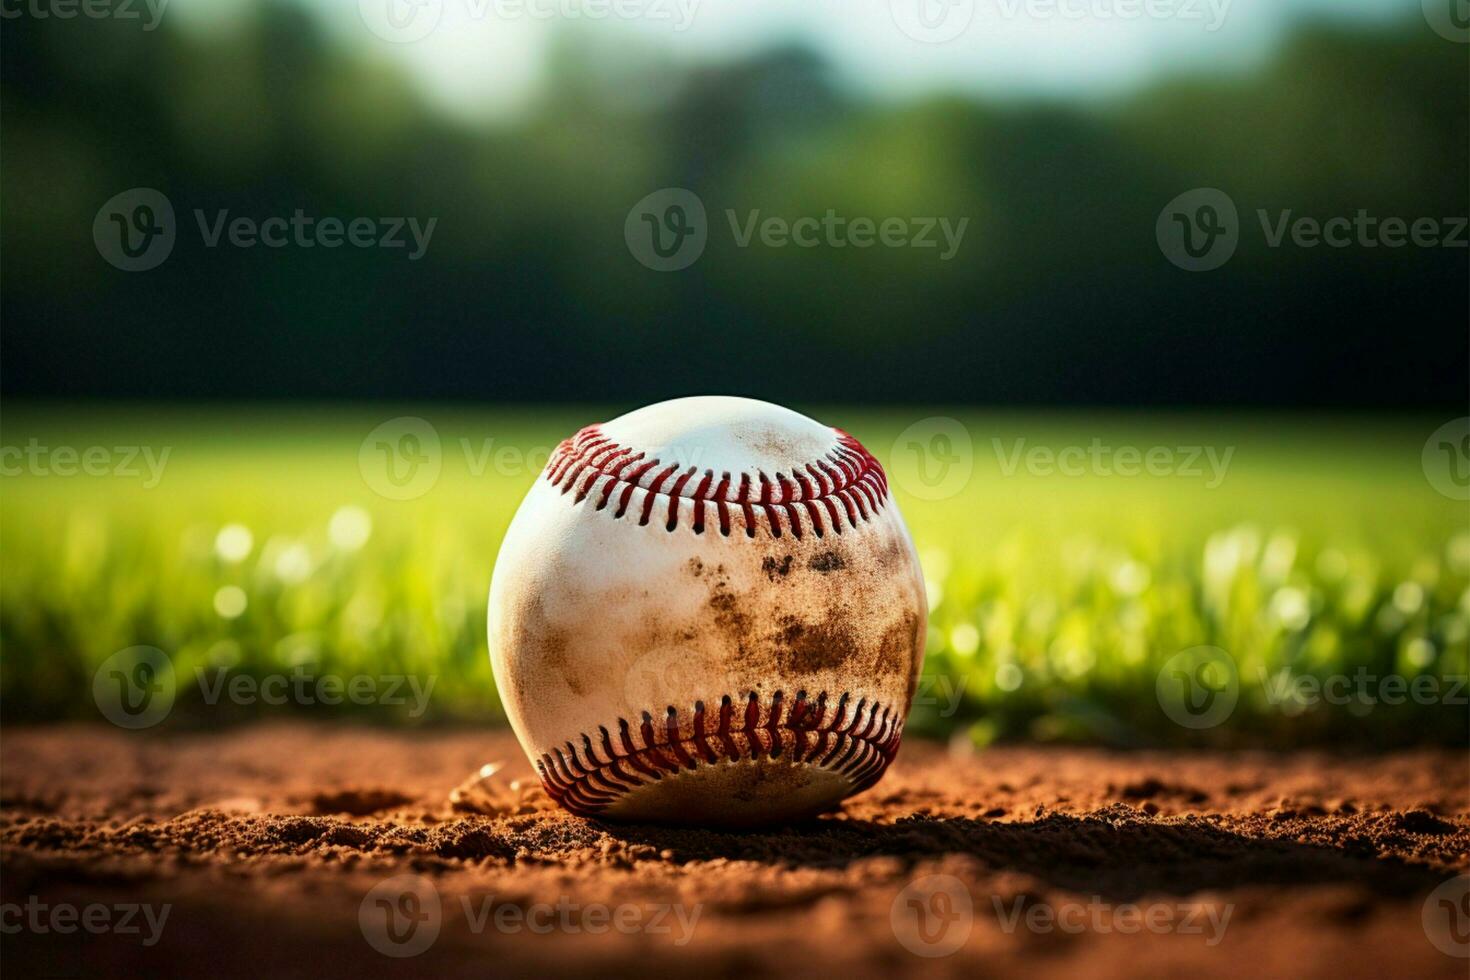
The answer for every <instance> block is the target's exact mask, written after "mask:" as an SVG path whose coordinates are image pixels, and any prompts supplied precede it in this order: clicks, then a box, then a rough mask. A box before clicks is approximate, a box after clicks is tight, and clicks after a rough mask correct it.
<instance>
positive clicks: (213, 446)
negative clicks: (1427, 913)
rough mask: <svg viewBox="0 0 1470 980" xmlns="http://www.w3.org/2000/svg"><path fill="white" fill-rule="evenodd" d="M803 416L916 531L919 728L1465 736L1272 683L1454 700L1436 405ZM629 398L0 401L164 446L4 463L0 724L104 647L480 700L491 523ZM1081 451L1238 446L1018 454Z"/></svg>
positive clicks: (1433, 717)
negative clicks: (1317, 410) (384, 450)
mask: <svg viewBox="0 0 1470 980" xmlns="http://www.w3.org/2000/svg"><path fill="white" fill-rule="evenodd" d="M806 410H808V411H809V412H810V413H811V414H813V415H814V416H815V417H817V418H820V419H822V420H823V421H826V422H829V423H833V424H838V425H841V426H842V427H843V428H846V429H848V430H849V431H850V432H852V433H853V434H854V435H856V436H857V437H858V438H859V439H861V440H862V441H863V442H864V443H865V444H866V445H867V446H868V447H869V448H870V449H871V450H872V451H873V452H874V453H875V454H876V455H877V456H878V457H879V458H880V459H881V460H882V461H883V463H884V465H885V466H886V467H887V468H888V470H889V474H890V483H891V485H892V487H893V490H894V492H895V493H896V495H897V497H898V500H899V502H900V505H901V507H902V508H903V512H904V515H905V517H906V519H907V520H908V522H909V525H910V527H911V529H912V531H913V535H914V538H915V541H916V543H917V545H918V547H919V551H920V554H921V559H922V561H923V564H924V569H925V574H926V577H927V579H928V582H929V590H930V602H931V619H930V634H929V646H928V658H927V663H926V667H925V674H926V678H925V683H924V684H923V685H921V688H920V697H919V703H918V704H916V706H915V709H914V719H913V724H914V726H915V727H916V728H917V729H918V730H920V731H924V732H927V733H931V734H939V735H956V736H961V737H968V738H970V739H972V740H974V741H975V742H977V743H985V742H988V741H990V740H992V739H996V738H1032V739H1041V740H1069V741H1077V740H1081V741H1104V742H1109V743H1115V744H1138V743H1154V742H1184V743H1189V744H1197V743H1222V744H1223V743H1258V744H1268V745H1276V744H1288V743H1290V744H1301V743H1304V742H1317V743H1336V742H1342V741H1354V742H1361V743H1364V744H1392V743H1402V742H1406V741H1415V740H1420V739H1428V740H1433V741H1441V742H1450V743H1462V742H1464V741H1465V740H1466V735H1467V713H1466V708H1465V707H1464V705H1463V702H1461V703H1459V704H1455V703H1451V702H1453V701H1454V698H1453V697H1444V696H1438V697H1435V698H1431V699H1428V700H1425V699H1419V700H1420V701H1424V702H1425V703H1419V701H1416V700H1415V699H1414V698H1406V699H1404V703H1402V704H1397V705H1393V704H1387V703H1383V702H1382V701H1378V702H1371V701H1364V700H1362V699H1361V698H1352V699H1349V701H1348V702H1347V703H1342V704H1334V703H1326V702H1321V701H1318V703H1307V701H1311V700H1313V699H1311V698H1308V699H1307V701H1303V700H1302V699H1301V698H1298V697H1293V696H1290V694H1289V693H1288V694H1287V695H1286V696H1283V692H1285V691H1288V688H1286V687H1283V686H1282V684H1281V679H1282V678H1283V677H1285V676H1288V675H1289V676H1291V677H1294V678H1300V677H1302V676H1313V677H1317V678H1327V677H1330V676H1333V675H1344V674H1345V675H1348V676H1350V677H1351V676H1353V675H1354V674H1355V672H1356V673H1357V675H1358V676H1359V681H1358V682H1357V684H1358V686H1355V687H1353V688H1352V690H1353V691H1361V690H1363V688H1362V686H1361V685H1362V684H1363V683H1365V682H1366V683H1367V684H1368V685H1369V687H1368V690H1370V691H1372V690H1376V689H1377V688H1375V687H1374V686H1373V685H1374V684H1375V681H1374V679H1375V678H1382V677H1385V676H1389V675H1393V676H1400V677H1403V678H1405V679H1406V680H1407V681H1410V682H1412V679H1414V678H1416V677H1430V678H1434V679H1435V685H1436V690H1438V691H1440V692H1441V693H1442V694H1449V693H1450V692H1451V691H1453V690H1454V687H1455V683H1456V680H1455V679H1456V678H1462V677H1463V676H1464V675H1465V674H1466V673H1467V644H1470V527H1467V524H1470V510H1467V505H1466V504H1465V503H1464V502H1463V501H1456V500H1452V499H1450V498H1448V497H1446V496H1444V495H1443V494H1441V493H1439V492H1437V491H1436V490H1435V489H1434V488H1433V487H1432V486H1431V485H1430V484H1429V482H1428V480H1427V479H1426V477H1425V473H1424V471H1423V469H1422V467H1421V461H1420V460H1421V451H1422V450H1423V448H1424V444H1425V440H1426V439H1427V438H1428V437H1429V434H1430V433H1431V432H1433V431H1434V430H1435V428H1436V427H1437V426H1438V425H1439V424H1440V423H1441V422H1443V421H1444V420H1443V419H1434V418H1396V419H1389V420H1384V419H1368V418H1346V417H1308V416H1279V417H1278V416H1232V415H1228V414H1219V413H1215V414H1176V415H1167V416H1154V415H1143V414H1120V415H1115V416H1106V415H1097V414H1095V413H1089V414H1087V415H1085V416H1083V415H1080V414H1077V415H1066V414H1055V415H1048V414H1025V413H980V412H974V411H947V410H942V409H933V410H930V409H909V410H893V411H884V412H874V411H870V410H858V411H853V410H844V409H840V408H836V409H833V408H821V407H806ZM617 413H618V410H616V409H611V410H609V409H594V408H565V409H534V410H532V409H527V410H523V411H514V410H486V411H471V410H465V409H461V408H443V407H435V406H404V407H401V408H396V409H385V408H382V407H373V408H365V409H363V408H344V407H335V408H322V407H305V406H303V407H282V408H276V409H270V410H261V409H259V408H252V409H249V410H244V409H240V410H232V409H228V408H209V409H193V408H188V409H180V408H170V409H167V410H164V409H150V408H146V407H101V408H100V407H88V408H85V409H81V408H65V407H55V406H50V407H35V406H28V407H22V408H18V409H17V408H9V409H7V411H6V413H5V418H4V432H3V440H0V442H3V445H4V446H5V447H19V448H21V449H24V448H25V447H26V446H27V445H28V444H33V445H37V446H43V447H48V448H54V447H59V446H68V447H74V448H75V449H77V450H78V451H84V450H86V449H87V448H88V447H93V446H102V447H108V448H113V447H128V446H147V447H150V448H151V449H152V451H153V452H154V457H155V458H157V457H158V454H159V453H161V452H162V451H163V449H165V448H166V449H167V451H168V456H167V460H166V464H165V465H164V466H163V468H162V472H161V477H160V479H159V480H158V482H157V485H156V486H152V487H145V486H144V484H145V482H147V481H148V479H149V478H148V476H147V475H146V474H147V472H148V470H147V466H146V463H145V461H144V458H143V457H141V456H140V457H138V458H137V459H136V460H135V461H134V466H135V467H136V468H137V469H138V471H139V473H140V475H139V476H127V475H107V476H88V475H74V476H61V475H57V474H55V473H42V472H38V471H37V468H36V467H32V466H19V467H18V469H19V470H20V472H16V468H17V467H16V459H17V458H16V457H15V456H14V454H13V453H12V454H11V456H10V457H8V459H7V463H8V464H9V468H8V469H7V475H6V476H4V477H3V482H0V489H3V508H0V645H3V655H0V685H3V690H0V697H3V702H4V712H5V717H6V719H7V720H9V721H18V720H43V719H59V718H96V717H97V709H96V706H95V705H94V704H93V703H92V700H91V691H92V678H93V674H94V672H95V671H96V670H97V668H98V665H99V664H101V663H102V662H103V661H104V660H106V659H107V658H108V657H109V656H111V655H113V654H114V653H116V652H117V651H119V650H122V649H125V648H128V647H132V646H135V645H139V644H146V645H151V646H155V647H158V648H159V649H162V650H163V651H165V652H166V653H167V654H168V655H169V657H170V658H171V659H172V661H173V666H174V668H175V670H176V671H177V672H179V674H180V676H181V677H184V678H189V679H192V678H193V677H194V676H195V673H196V670H197V669H198V668H204V669H206V670H209V671H216V670H221V669H223V670H226V671H229V672H231V673H241V674H246V675H250V676H254V677H262V676H265V675H268V674H279V673H282V672H290V671H293V670H294V671H298V672H304V673H307V674H316V675H324V674H335V675H340V676H352V675H358V674H368V675H385V674H393V673H409V674H415V675H417V676H421V677H423V676H433V677H434V679H435V680H434V685H435V686H434V688H433V695H432V698H431V700H430V703H429V710H428V711H427V712H425V713H423V714H422V715H418V716H411V715H410V713H409V709H408V707H407V706H391V705H381V704H375V705H371V706H366V707H363V706H351V705H344V706H341V707H337V708H328V707H326V706H323V705H312V706H309V707H306V706H302V705H292V706H289V707H284V708H275V707H270V706H267V705H260V704H253V705H239V704H224V703H221V704H215V705H209V704H206V703H205V702H204V701H203V700H202V699H201V698H200V697H199V687H198V686H197V685H195V684H193V683H192V681H181V682H180V684H179V693H178V699H177V703H176V708H175V710H174V712H173V714H172V715H171V716H170V719H169V721H168V724H175V725H187V724H221V723H225V722H229V721H232V720H236V719H239V718H244V717H254V716H257V715H259V714H262V713H268V712H272V711H292V710H294V711H310V712H312V713H314V714H319V715H321V716H323V717H338V716H341V715H344V714H348V715H352V716H354V717H358V718H361V719H363V720H365V721H370V722H383V723H394V724H400V723H402V724H410V723H425V722H436V721H481V720H496V719H499V718H500V717H501V715H500V711H499V707H498V703H497V700H496V696H495V687H494V680H493V678H492V676H491V672H490V668H489V662H488V658H487V652H486V649H485V596H486V592H487V589H488V586H489V580H490V572H491V569H492V567H493V565H494V561H495V555H496V551H497V548H498V544H499V540H500V536H501V534H502V533H503V531H504V529H505V527H506V525H507V523H508V522H509V520H510V518H511V515H512V514H513V513H514V510H515V508H516V506H517V504H518V503H519V501H520V499H521V497H522V495H523V494H524V492H525V491H526V489H527V488H528V487H529V486H530V485H531V482H532V481H533V480H534V479H535V478H536V475H537V471H538V469H539V465H540V464H541V463H542V462H544V460H545V458H546V454H547V453H548V452H549V451H550V449H551V447H553V446H554V445H555V444H556V442H557V441H558V440H560V439H561V438H563V437H564V436H566V435H569V434H570V433H572V432H573V431H575V430H576V429H577V428H578V427H579V426H580V425H582V424H585V423H586V422H589V421H594V420H598V419H602V418H607V417H610V416H611V415H614V414H617ZM404 415H413V416H419V417H422V418H424V419H426V420H428V421H429V422H430V423H432V425H433V426H434V428H435V429H436V430H437V432H438V435H439V437H440V440H441V447H442V471H441V473H440V476H439V478H438V480H437V482H436V483H435V484H434V485H433V487H432V488H431V489H429V490H428V491H427V492H426V493H424V494H422V495H421V496H419V497H417V498H415V499H412V500H406V501H398V500H390V499H387V498H385V497H384V496H382V495H380V494H379V493H377V492H375V490H374V489H373V487H372V486H371V485H370V483H371V481H370V480H368V479H366V478H365V477H364V471H363V468H362V467H361V466H360V465H359V450H360V449H361V447H362V445H363V442H364V439H365V438H366V437H367V436H368V435H369V433H371V432H373V430H374V429H375V428H376V427H377V426H379V425H381V424H382V423H384V422H385V421H387V420H389V419H392V418H394V417H396V416H404ZM935 416H949V417H953V418H955V419H957V420H958V422H959V423H960V424H961V425H962V427H963V431H964V432H965V434H966V435H967V436H968V438H969V439H970V441H971V449H970V451H969V452H968V453H965V452H964V447H963V446H962V445H959V444H957V443H954V442H951V443H950V445H949V446H948V449H949V451H950V452H951V453H952V454H954V455H955V459H954V460H952V465H955V466H961V467H963V465H964V464H965V462H966V461H967V462H968V464H969V466H970V476H969V478H968V480H966V481H963V483H962V485H961V486H959V488H958V490H957V492H954V493H952V494H950V495H948V496H945V497H943V498H942V499H937V500H929V499H923V498H924V497H925V496H932V495H933V494H932V490H931V489H930V488H929V487H928V486H927V485H925V484H924V483H923V482H922V480H921V479H920V476H919V473H918V470H917V466H918V465H919V462H920V461H919V460H918V459H917V458H916V457H915V455H914V451H913V443H914V441H915V439H914V438H913V437H912V434H913V433H915V432H917V433H919V440H918V441H920V442H921V443H922V442H923V441H924V439H925V438H926V436H925V434H926V433H928V432H930V431H931V430H932V428H933V423H926V422H924V421H923V420H925V419H929V418H932V417H935ZM916 423H917V424H919V426H920V427H919V428H918V429H910V427H911V426H914V425H915V424H916ZM925 426H928V428H926V427H925ZM906 432H907V433H909V435H902V434H904V433H906ZM901 435H902V438H901ZM32 440H34V443H32ZM1094 442H1096V443H1097V444H1099V445H1101V446H1103V447H1105V448H1107V449H1108V450H1109V451H1110V452H1115V451H1116V450H1117V449H1118V448H1120V447H1132V448H1134V449H1136V450H1138V451H1139V453H1140V454H1143V453H1146V452H1147V451H1148V450H1149V449H1150V448H1152V447H1166V448H1168V449H1170V450H1171V451H1172V452H1173V455H1172V457H1171V459H1172V461H1173V466H1174V467H1175V468H1176V469H1177V468H1179V467H1182V466H1184V465H1185V463H1186V461H1187V458H1188V455H1189V450H1190V449H1191V448H1192V447H1205V446H1208V447H1212V448H1213V449H1214V451H1215V458H1216V459H1220V458H1222V457H1223V454H1224V453H1226V452H1227V451H1228V452H1229V454H1230V455H1229V457H1228V459H1229V462H1228V466H1227V467H1226V468H1225V470H1224V471H1223V475H1220V474H1217V473H1216V472H1212V469H1211V465H1210V463H1209V461H1208V458H1207V457H1205V456H1204V455H1203V454H1201V455H1200V456H1198V457H1197V458H1196V460H1195V462H1194V466H1196V467H1198V468H1199V469H1200V470H1201V473H1200V474H1199V475H1189V474H1187V473H1177V472H1175V473H1171V474H1170V475H1154V476H1148V475H1140V476H1122V475H1118V474H1116V473H1107V472H1098V471H1096V469H1089V471H1088V472H1086V473H1084V474H1082V475H1065V474H1063V473H1060V472H1056V471H1052V472H1045V471H1044V470H1045V467H1044V466H1042V467H1038V466H1035V465H1031V466H1028V465H1027V463H1026V462H1025V458H1026V454H1027V453H1029V452H1031V451H1033V450H1035V449H1037V447H1041V448H1042V449H1043V450H1048V449H1049V450H1053V451H1056V450H1062V449H1064V448H1066V447H1069V446H1072V447H1079V446H1080V447H1084V448H1086V447H1089V446H1092V445H1093V444H1094ZM1018 450H1019V451H1020V453H1021V454H1022V458H1021V462H1020V463H1019V465H1017V466H1015V467H1011V466H1010V463H1009V461H1010V459H1011V458H1012V457H1013V456H1014V454H1015V453H1016V452H1017V451H1018ZM111 458H112V460H113V462H115V463H116V462H118V461H120V460H121V458H122V456H121V455H119V454H116V453H114V454H113V455H112V457H111ZM1160 458H1162V457H1160ZM1033 459H1034V457H1033ZM929 463H930V464H933V463H934V460H930V461H929ZM1217 475H1220V476H1221V478H1219V480H1218V485H1216V486H1212V485H1211V484H1213V483H1215V482H1216V477H1217ZM916 494H917V495H916ZM1200 645H1211V646H1215V647H1218V648H1220V649H1221V650H1223V651H1225V652H1226V653H1227V654H1228V656H1229V658H1230V660H1231V661H1232V662H1233V664H1234V666H1235V681H1236V683H1237V684H1238V689H1239V700H1238V703H1237V704H1236V707H1235V708H1234V710H1233V711H1232V712H1231V714H1230V716H1229V717H1228V719H1226V720H1224V721H1223V722H1222V723H1220V724H1218V725H1214V726H1211V727H1209V728H1204V729H1192V728H1188V727H1184V726H1181V725H1179V724H1176V723H1175V722H1174V721H1172V720H1171V719H1170V717H1169V716H1168V714H1167V713H1166V712H1165V711H1164V710H1163V708H1162V707H1161V702H1160V697H1159V695H1158V687H1157V685H1158V683H1159V675H1160V672H1161V670H1162V669H1163V668H1164V667H1165V665H1166V664H1168V663H1169V662H1170V660H1171V658H1173V657H1174V656H1175V655H1176V654H1179V653H1180V652H1181V651H1185V650H1189V649H1191V648H1194V647H1197V646H1200ZM1218 669H1219V668H1218V667H1211V668H1209V670H1211V671H1216V670H1218ZM1212 676H1213V675H1212ZM1365 679H1366V681H1365ZM1228 680H1229V678H1222V677H1218V676H1214V677H1213V680H1212V683H1215V684H1218V685H1220V686H1222V687H1223V686H1224V685H1225V684H1226V683H1227V682H1228ZM1464 693H1465V692H1464V690H1463V689H1460V691H1459V696H1460V697H1462V698H1463V696H1464Z"/></svg>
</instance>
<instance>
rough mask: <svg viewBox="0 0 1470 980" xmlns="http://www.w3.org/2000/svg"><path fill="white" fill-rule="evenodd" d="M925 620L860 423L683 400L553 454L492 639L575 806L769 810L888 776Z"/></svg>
mask: <svg viewBox="0 0 1470 980" xmlns="http://www.w3.org/2000/svg"><path fill="white" fill-rule="evenodd" d="M926 613H927V604H926V601H925V596H924V580H923V576H922V575H921V573H920V570H919V563H918V559H917V558H916V556H915V554H914V547H913V543H912V542H911V541H910V539H909V535H908V531H907V530H906V529H905V527H904V523H903V519H902V517H900V515H899V512H898V507H897V506H896V504H895V502H894V500H893V498H892V497H890V496H889V493H888V485H887V481H886V479H885V477H884V475H883V468H882V467H881V466H880V465H879V464H878V461H877V460H876V459H874V458H873V456H872V455H871V454H869V453H868V451H867V450H865V449H864V448H863V447H862V446H861V445H860V444H859V443H858V441H857V440H856V439H854V438H852V437H851V436H849V435H847V434H846V433H845V432H843V431H841V430H840V429H834V428H831V427H829V426H826V425H821V424H820V423H817V422H815V421H813V420H811V419H809V418H807V417H805V416H803V415H799V414H797V413H796V412H792V411H790V410H788V409H785V408H780V407H778V406H776V405H770V404H767V403H765V402H759V401H751V400H749V399H744V398H724V397H703V398H681V399H677V400H674V401H668V402H662V403H660V404H657V405H651V406H649V407H647V408H642V409H639V410H638V411H636V412H632V413H630V414H628V415H624V416H622V417H621V418H617V419H614V420H613V421H611V422H606V423H603V424H601V425H589V426H587V427H586V428H584V429H582V430H581V431H580V432H578V433H577V434H576V435H575V436H573V437H572V438H570V439H568V440H566V441H565V442H563V443H562V444H561V445H560V446H558V447H557V449H556V452H555V453H553V454H552V457H551V460H550V462H549V463H548V464H547V467H546V470H545V472H544V473H542V474H541V476H540V477H539V478H538V479H537V481H536V485H535V486H534V487H533V488H532V490H531V492H530V493H529V494H528V495H527V497H526V499H525V501H524V502H523V503H522V504H521V507H520V510H519V511H518V512H517V513H516V516H515V519H514V520H513V521H512V522H511V526H510V529H509V530H508V531H507V533H506V537H505V543H504V544H503V545H502V547H501V550H500V557H499V559H498V561H497V562H496V565H495V573H494V577H493V579H492V581H491V585H490V613H489V620H490V624H489V625H490V653H491V660H492V663H493V665H494V668H495V678H496V681H497V683H498V685H499V688H500V697H501V700H502V701H503V702H504V704H505V709H506V713H507V714H508V715H509V717H510V722H511V725H512V726H514V728H515V732H516V735H517V736H518V737H519V739H520V742H521V745H522V746H523V747H524V748H525V750H526V753H527V755H529V756H530V759H531V762H532V764H533V765H534V766H535V767H536V770H537V772H538V773H540V776H541V780H542V783H543V784H544V785H545V787H546V790H547V792H548V793H549V794H550V795H551V796H552V797H554V798H555V799H556V800H557V801H559V802H560V803H561V804H562V805H563V806H565V807H566V808H567V809H569V810H572V811H573V812H576V813H580V814H584V815H587V816H599V817H606V818H613V819H621V820H645V821H653V822H674V823H683V824H705V825H714V826H753V825H759V824H768V823H773V822H780V821H786V820H791V819H797V818H800V817H804V816H808V815H811V814H815V813H818V812H821V811H822V810H825V809H829V808H831V807H832V806H834V805H836V804H837V803H838V802H839V801H841V800H842V799H844V798H845V797H847V796H850V795H852V794H853V793H857V792H859V791H861V790H863V789H866V788H867V787H869V786H871V785H872V784H873V783H874V782H876V781H877V780H878V779H879V777H881V776H882V775H883V772H884V770H885V769H886V768H887V767H888V764H889V763H890V762H891V761H892V760H893V756H894V754H895V753H896V752H897V751H898V744H899V739H900V736H901V735H902V733H903V726H904V718H905V715H906V713H907V710H908V705H909V701H910V699H911V698H912V695H913V691H914V685H915V684H916V683H917V680H918V676H919V669H920V667H921V666H922V661H923V651H924V631H925V618H926Z"/></svg>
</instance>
